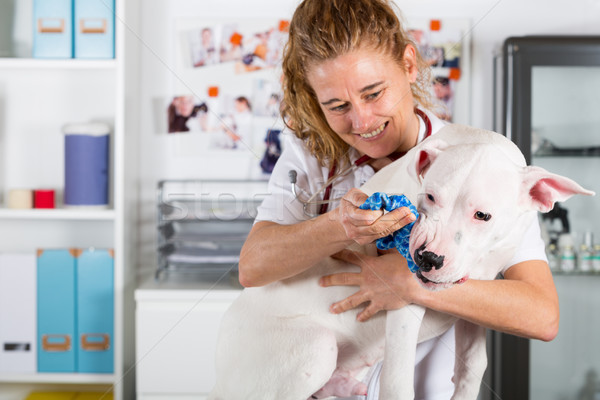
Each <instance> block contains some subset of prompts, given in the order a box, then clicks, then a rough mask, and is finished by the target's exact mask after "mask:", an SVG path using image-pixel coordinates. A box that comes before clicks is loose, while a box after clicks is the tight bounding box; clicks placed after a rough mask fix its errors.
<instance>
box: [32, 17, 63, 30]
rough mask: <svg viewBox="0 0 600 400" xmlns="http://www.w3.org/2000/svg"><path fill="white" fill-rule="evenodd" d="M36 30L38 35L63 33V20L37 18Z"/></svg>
mask: <svg viewBox="0 0 600 400" xmlns="http://www.w3.org/2000/svg"><path fill="white" fill-rule="evenodd" d="M37 28H38V32H40V33H63V32H64V31H65V20H64V19H62V18H38V23H37Z"/></svg>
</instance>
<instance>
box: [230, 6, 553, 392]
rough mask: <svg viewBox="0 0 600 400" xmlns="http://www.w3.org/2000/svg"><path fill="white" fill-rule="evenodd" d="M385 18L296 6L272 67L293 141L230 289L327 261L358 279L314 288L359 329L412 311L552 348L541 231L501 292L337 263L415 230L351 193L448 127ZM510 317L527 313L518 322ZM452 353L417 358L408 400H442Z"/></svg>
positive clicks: (432, 345) (436, 351)
mask: <svg viewBox="0 0 600 400" xmlns="http://www.w3.org/2000/svg"><path fill="white" fill-rule="evenodd" d="M392 4H393V3H392V2H391V1H390V0H304V1H302V2H301V3H300V4H299V6H298V8H297V9H296V11H295V13H294V16H293V18H292V20H291V22H290V31H289V41H288V43H287V45H286V47H285V51H284V55H283V65H282V70H283V82H282V87H283V92H284V98H283V102H282V109H281V112H282V116H283V118H284V120H285V122H286V125H287V126H288V127H289V128H290V130H291V131H292V133H293V135H290V137H289V140H288V143H286V145H285V146H284V150H283V152H282V154H281V157H280V159H279V161H278V162H277V164H276V166H275V168H274V170H273V173H272V175H271V179H270V182H269V193H271V195H270V196H268V197H267V198H266V199H265V200H264V202H263V203H262V205H261V206H260V207H259V209H258V214H257V217H256V222H255V224H254V226H253V228H252V230H251V232H250V234H249V235H248V239H247V241H246V243H245V245H244V247H243V248H242V251H241V255H240V262H239V273H240V275H239V276H240V282H241V283H242V285H244V286H247V287H248V286H263V285H267V284H269V283H272V282H276V281H280V280H285V279H289V278H293V277H298V276H299V275H300V274H303V273H304V272H306V271H308V270H311V269H312V268H313V267H314V266H315V265H317V264H318V263H319V262H320V261H321V260H323V259H325V258H326V257H330V256H332V255H335V257H336V258H338V259H340V260H342V261H346V262H350V263H353V264H356V265H358V266H359V267H360V272H358V273H344V274H334V275H330V276H325V277H323V278H322V279H321V285H323V286H332V285H345V286H357V287H358V289H357V292H356V293H355V294H354V295H352V296H350V297H348V298H346V299H340V300H339V301H338V302H337V303H335V304H334V305H332V306H331V310H332V312H336V313H341V312H345V311H347V310H349V309H352V308H357V307H359V306H365V308H364V309H363V310H362V311H361V312H360V313H359V314H358V319H359V320H361V321H364V320H367V319H369V318H371V317H372V316H373V315H375V314H376V313H377V312H379V311H382V310H394V309H399V308H402V307H404V306H405V305H407V304H410V303H416V304H420V305H423V306H425V307H429V308H432V309H434V310H437V311H441V312H444V313H449V314H453V315H455V316H457V317H459V318H462V319H465V320H468V321H471V322H474V323H476V324H480V325H483V326H486V327H490V328H493V329H498V330H501V331H504V332H510V333H517V334H520V335H523V336H528V337H535V338H542V339H545V340H548V339H552V338H553V337H554V335H556V328H557V324H558V307H557V301H556V292H555V289H554V285H553V282H552V277H551V274H550V272H549V269H548V268H547V264H546V260H545V254H544V245H543V241H542V240H541V238H540V230H539V226H538V225H537V222H536V224H534V225H533V226H532V227H531V228H530V229H529V232H528V234H527V237H526V239H525V240H524V241H523V243H522V244H521V248H520V249H519V250H518V251H517V256H516V257H515V258H514V259H513V260H512V261H511V264H510V265H508V266H507V268H506V269H505V271H506V272H505V276H504V277H505V279H504V280H502V281H486V282H483V281H477V280H475V279H470V280H468V281H466V282H464V283H463V284H462V285H460V286H457V287H453V288H452V289H449V290H445V291H440V292H435V293H431V292H430V291H428V290H426V289H424V288H423V287H422V286H421V285H420V284H419V281H418V280H417V279H415V275H414V274H412V273H411V272H410V271H409V269H408V268H407V261H406V259H405V258H404V257H403V256H402V255H400V254H399V253H398V252H397V251H395V252H389V253H384V254H381V255H378V256H373V257H368V256H365V255H362V254H361V255H360V256H357V255H356V254H355V253H354V252H351V251H348V250H344V249H346V248H347V247H348V246H349V245H351V244H355V243H358V244H369V243H371V242H373V241H375V240H377V239H379V238H382V237H385V236H388V235H389V234H390V233H392V232H394V231H397V230H399V229H401V228H402V227H404V226H405V225H407V224H409V223H411V222H413V220H414V215H413V214H412V213H411V211H410V210H409V209H408V208H406V207H400V208H397V209H395V210H393V211H390V212H388V213H386V214H384V215H382V213H381V211H373V210H363V209H360V208H359V207H360V206H361V205H362V204H363V203H364V202H365V200H366V199H367V195H366V194H365V193H363V192H362V191H361V190H359V189H357V188H359V187H361V186H362V185H363V184H364V183H365V182H366V181H367V180H368V179H370V178H371V177H372V176H373V175H374V174H375V172H376V171H378V170H380V169H381V168H383V167H385V166H386V165H388V164H390V163H391V162H392V161H393V160H394V159H396V158H397V157H399V155H400V156H401V154H402V153H403V152H406V151H408V150H410V149H411V148H413V147H414V146H415V145H416V144H417V143H419V142H421V141H422V140H423V139H424V138H425V137H426V136H428V135H429V134H430V133H431V134H432V135H435V134H436V133H437V132H438V131H440V130H441V128H442V127H444V126H445V123H444V122H443V121H441V120H440V119H439V118H437V117H436V116H435V115H434V114H433V113H432V112H430V111H429V108H430V107H431V102H430V100H429V93H430V92H429V89H430V87H429V84H430V79H429V78H430V74H429V68H428V66H427V65H426V63H425V62H424V61H423V59H422V58H421V56H420V54H419V52H418V50H417V48H416V46H415V45H414V44H413V42H412V41H411V39H410V37H409V36H408V34H407V32H406V30H405V29H404V27H403V25H402V23H401V22H400V20H399V18H398V13H397V10H395V9H394V8H393V5H392ZM359 161H360V162H359ZM290 171H294V174H293V179H294V181H293V184H292V185H290V175H289V172H290ZM342 171H348V172H347V173H343V174H340V173H339V172H342ZM407 179H409V178H408V176H407ZM306 199H309V200H306ZM323 199H331V200H329V202H328V207H321V203H323V201H322V200H323ZM480 217H481V219H483V220H485V218H486V216H485V215H482V216H480ZM342 250H343V251H342ZM532 271H533V273H532ZM324 306H327V305H324ZM515 308H518V309H521V310H524V311H523V313H520V314H519V315H515V313H514V309H515ZM534 310H535V311H534ZM540 310H542V311H541V312H539V311H540ZM525 314H526V315H525ZM453 343H454V329H450V330H449V331H448V332H447V333H445V334H444V335H443V336H442V337H440V338H438V339H435V340H432V341H427V342H424V343H421V344H419V346H418V349H417V359H416V365H415V373H416V374H415V378H416V379H415V394H416V398H423V399H433V398H435V399H446V398H448V399H449V398H450V397H451V395H452V392H453V390H454V385H453V383H452V381H451V377H452V374H453V366H454V358H453V354H452V351H448V345H449V344H450V346H452V345H453ZM369 376H370V377H373V379H372V381H371V382H367V383H368V384H369V385H370V386H369V391H368V393H369V397H368V399H376V398H377V391H376V390H374V388H376V387H377V379H378V378H377V377H378V375H377V372H376V370H375V371H374V372H373V373H372V374H369ZM372 389H373V390H372Z"/></svg>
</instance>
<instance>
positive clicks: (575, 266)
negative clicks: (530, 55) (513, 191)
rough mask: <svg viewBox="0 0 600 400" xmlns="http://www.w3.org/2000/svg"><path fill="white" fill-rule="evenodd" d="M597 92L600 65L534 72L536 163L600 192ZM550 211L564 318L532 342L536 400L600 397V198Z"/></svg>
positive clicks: (548, 230)
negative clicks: (550, 333)
mask: <svg viewBox="0 0 600 400" xmlns="http://www.w3.org/2000/svg"><path fill="white" fill-rule="evenodd" d="M599 92H600V65H598V66H593V65H585V66H552V65H550V66H533V67H532V69H531V163H532V164H533V165H538V166H541V167H543V168H546V169H547V170H549V171H552V172H555V173H558V174H561V175H564V176H568V177H570V178H572V179H574V180H575V181H577V182H578V183H579V184H581V185H582V186H584V187H586V188H589V189H591V190H594V191H596V192H598V193H599V194H600V93H599ZM555 209H556V208H555ZM549 214H551V215H545V216H543V218H542V227H543V229H544V230H545V234H546V240H547V241H548V243H549V246H548V250H547V252H548V253H553V254H548V256H549V257H550V260H551V261H552V263H551V264H552V268H553V270H554V271H553V273H554V280H555V284H556V288H557V290H558V294H559V302H560V311H561V321H560V328H559V333H558V336H557V337H556V339H554V340H553V341H552V342H550V343H544V342H539V341H531V344H530V366H531V368H530V372H529V376H530V399H531V400H563V399H564V400H571V399H573V400H588V399H589V400H596V399H600V379H599V376H598V374H599V373H600V340H598V339H599V338H600V270H599V269H600V265H597V264H598V263H596V265H595V264H594V260H593V259H594V255H595V254H594V253H595V252H597V251H598V248H597V246H596V248H595V245H597V244H599V243H600V199H598V198H594V197H588V196H575V197H573V198H571V199H570V200H568V201H567V202H565V204H564V205H561V207H560V208H559V209H558V210H557V211H556V212H555V211H554V210H553V211H552V212H551V213H549ZM561 220H562V221H561ZM565 225H566V226H565ZM550 243H551V244H552V246H550ZM572 256H575V257H574V258H572ZM596 256H597V257H598V256H600V254H598V255H596ZM573 261H575V262H574V263H573Z"/></svg>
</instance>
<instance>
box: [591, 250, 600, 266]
mask: <svg viewBox="0 0 600 400" xmlns="http://www.w3.org/2000/svg"><path fill="white" fill-rule="evenodd" d="M592 271H594V272H597V273H600V244H596V245H594V255H593V256H592Z"/></svg>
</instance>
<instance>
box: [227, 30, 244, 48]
mask: <svg viewBox="0 0 600 400" xmlns="http://www.w3.org/2000/svg"><path fill="white" fill-rule="evenodd" d="M242 37H243V36H242V35H240V34H239V33H237V32H233V34H232V35H231V37H230V38H229V42H230V43H231V44H232V45H234V46H239V45H241V44H242Z"/></svg>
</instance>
